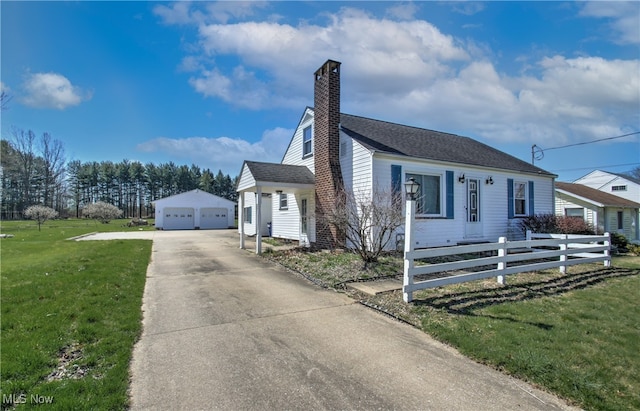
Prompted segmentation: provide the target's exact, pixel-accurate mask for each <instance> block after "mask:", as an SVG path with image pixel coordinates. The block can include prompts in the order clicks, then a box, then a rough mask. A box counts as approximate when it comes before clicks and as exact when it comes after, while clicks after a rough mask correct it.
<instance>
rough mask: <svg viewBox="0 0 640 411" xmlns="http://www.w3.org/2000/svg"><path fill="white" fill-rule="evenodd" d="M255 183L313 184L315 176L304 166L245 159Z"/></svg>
mask: <svg viewBox="0 0 640 411" xmlns="http://www.w3.org/2000/svg"><path fill="white" fill-rule="evenodd" d="M245 166H246V167H247V168H248V169H249V171H250V172H251V175H252V176H253V178H254V180H255V181H256V183H260V182H263V183H264V182H268V183H285V184H302V185H308V184H314V183H315V176H314V175H313V173H312V172H311V170H309V169H308V168H307V167H306V166H297V165H291V164H278V163H262V162H258V161H245Z"/></svg>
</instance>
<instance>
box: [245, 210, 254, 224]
mask: <svg viewBox="0 0 640 411" xmlns="http://www.w3.org/2000/svg"><path fill="white" fill-rule="evenodd" d="M251 215H252V213H251V207H245V208H244V212H243V220H244V222H245V223H249V224H251Z"/></svg>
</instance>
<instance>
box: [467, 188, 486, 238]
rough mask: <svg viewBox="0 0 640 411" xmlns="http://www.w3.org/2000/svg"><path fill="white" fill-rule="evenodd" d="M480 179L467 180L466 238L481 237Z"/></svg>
mask: <svg viewBox="0 0 640 411" xmlns="http://www.w3.org/2000/svg"><path fill="white" fill-rule="evenodd" d="M480 181H481V180H480V179H478V178H467V206H466V211H467V217H466V220H467V221H466V224H465V237H466V238H479V237H482V214H481V211H482V208H481V205H482V202H481V201H480Z"/></svg>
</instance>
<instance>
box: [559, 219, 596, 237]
mask: <svg viewBox="0 0 640 411" xmlns="http://www.w3.org/2000/svg"><path fill="white" fill-rule="evenodd" d="M556 229H557V232H558V233H561V234H594V233H595V231H594V229H593V226H592V225H591V224H589V223H587V222H586V221H584V219H582V218H580V217H567V216H556Z"/></svg>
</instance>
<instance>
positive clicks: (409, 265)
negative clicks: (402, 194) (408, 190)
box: [402, 197, 416, 303]
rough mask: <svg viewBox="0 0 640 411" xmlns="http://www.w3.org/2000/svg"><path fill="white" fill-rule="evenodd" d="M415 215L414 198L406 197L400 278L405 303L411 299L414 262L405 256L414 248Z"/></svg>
mask: <svg viewBox="0 0 640 411" xmlns="http://www.w3.org/2000/svg"><path fill="white" fill-rule="evenodd" d="M415 215H416V202H415V200H413V199H409V197H407V202H406V205H405V216H404V224H405V229H404V276H403V279H402V299H403V300H404V302H405V303H410V302H411V301H413V290H412V288H413V273H412V272H411V271H412V270H413V267H414V262H413V257H412V258H407V253H409V252H411V251H413V249H414V246H413V242H414V241H415V240H414V238H413V230H414V228H413V225H414V223H415V221H413V219H414V216H415Z"/></svg>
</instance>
